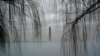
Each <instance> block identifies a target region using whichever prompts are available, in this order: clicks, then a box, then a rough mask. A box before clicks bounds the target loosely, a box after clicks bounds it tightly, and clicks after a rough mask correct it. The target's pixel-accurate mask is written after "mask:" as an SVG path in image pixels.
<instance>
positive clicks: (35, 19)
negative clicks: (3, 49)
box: [0, 0, 41, 42]
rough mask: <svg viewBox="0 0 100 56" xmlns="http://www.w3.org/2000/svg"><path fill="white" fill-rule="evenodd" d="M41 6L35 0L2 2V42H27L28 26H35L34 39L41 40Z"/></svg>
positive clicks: (0, 20) (33, 29) (0, 35)
mask: <svg viewBox="0 0 100 56" xmlns="http://www.w3.org/2000/svg"><path fill="white" fill-rule="evenodd" d="M39 6H40V5H39V4H38V3H37V2H35V1H34V0H1V1H0V33H1V34H0V41H2V42H5V41H8V42H9V41H10V42H12V41H27V39H28V37H30V36H29V35H28V34H27V31H28V30H27V28H28V24H31V26H33V27H32V28H31V29H32V30H31V31H33V32H34V33H31V35H32V38H33V39H35V38H37V37H38V38H41V36H40V35H41V22H40V14H39V11H40V8H39ZM28 19H29V20H31V22H29V21H28ZM28 41H30V40H28Z"/></svg>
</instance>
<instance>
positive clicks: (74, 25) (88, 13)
mask: <svg viewBox="0 0 100 56" xmlns="http://www.w3.org/2000/svg"><path fill="white" fill-rule="evenodd" d="M63 2H64V0H63ZM67 2H68V3H66V4H65V6H66V12H65V13H66V25H65V28H64V31H65V32H64V34H63V37H62V41H63V42H64V45H63V46H65V47H64V49H65V50H64V54H65V55H64V56H91V55H93V56H95V55H96V54H97V53H95V51H94V50H93V49H94V46H92V45H93V43H97V42H98V40H100V39H99V38H98V36H99V35H98V34H99V31H98V29H99V28H98V27H100V26H99V22H100V21H99V13H98V12H99V8H100V0H95V1H94V0H70V1H69V0H67ZM88 43H89V44H88ZM89 45H90V46H89ZM89 47H91V48H93V49H92V51H90V49H89ZM91 52H92V54H90V53H91ZM97 55H98V54H97Z"/></svg>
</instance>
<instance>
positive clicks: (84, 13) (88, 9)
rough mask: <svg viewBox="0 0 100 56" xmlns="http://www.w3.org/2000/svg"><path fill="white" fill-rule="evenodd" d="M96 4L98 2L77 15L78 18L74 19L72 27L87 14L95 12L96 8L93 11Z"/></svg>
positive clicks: (99, 2)
mask: <svg viewBox="0 0 100 56" xmlns="http://www.w3.org/2000/svg"><path fill="white" fill-rule="evenodd" d="M97 4H100V0H98V1H97V2H96V3H94V4H93V5H91V6H90V7H89V8H87V9H86V10H85V11H84V12H83V13H82V14H81V15H79V16H78V17H76V19H75V21H74V22H73V24H72V25H73V26H74V25H75V24H77V23H78V21H79V20H80V19H81V18H82V17H84V16H85V15H86V14H88V13H91V12H93V11H95V10H96V9H98V8H99V7H98V8H96V9H93V8H94V7H95V6H96V5H97ZM91 9H93V10H91Z"/></svg>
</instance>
